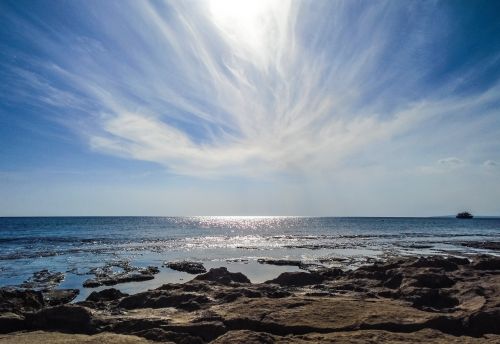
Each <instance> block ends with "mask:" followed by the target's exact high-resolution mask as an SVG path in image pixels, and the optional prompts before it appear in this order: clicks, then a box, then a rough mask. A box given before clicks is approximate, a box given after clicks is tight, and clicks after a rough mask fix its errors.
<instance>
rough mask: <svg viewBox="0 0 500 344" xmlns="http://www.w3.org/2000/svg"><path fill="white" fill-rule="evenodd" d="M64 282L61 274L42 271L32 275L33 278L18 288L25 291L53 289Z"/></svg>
mask: <svg viewBox="0 0 500 344" xmlns="http://www.w3.org/2000/svg"><path fill="white" fill-rule="evenodd" d="M63 280H64V274H63V273H62V272H51V271H49V270H47V269H43V270H40V271H37V272H35V273H33V276H32V277H30V278H29V279H27V280H26V281H24V282H23V283H22V284H21V285H20V287H21V288H26V289H50V288H55V287H57V286H58V285H59V283H61V282H62V281H63Z"/></svg>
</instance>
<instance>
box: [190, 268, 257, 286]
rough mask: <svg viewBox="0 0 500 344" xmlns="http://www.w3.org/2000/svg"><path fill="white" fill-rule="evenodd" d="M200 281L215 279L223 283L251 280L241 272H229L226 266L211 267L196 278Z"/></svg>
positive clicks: (247, 281) (214, 280) (248, 281)
mask: <svg viewBox="0 0 500 344" xmlns="http://www.w3.org/2000/svg"><path fill="white" fill-rule="evenodd" d="M194 279H195V280H198V281H213V282H218V283H221V284H231V283H250V280H249V279H248V278H247V277H246V276H245V275H243V274H242V273H241V272H229V271H227V269H226V268H225V267H220V268H215V269H210V270H209V271H208V272H207V273H205V274H203V275H198V276H196V277H195V278H194Z"/></svg>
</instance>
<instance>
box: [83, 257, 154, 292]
mask: <svg viewBox="0 0 500 344" xmlns="http://www.w3.org/2000/svg"><path fill="white" fill-rule="evenodd" d="M90 272H91V273H92V274H93V275H95V277H94V278H89V279H88V280H86V281H85V282H83V287H84V288H96V287H100V286H103V285H106V286H111V285H116V284H120V283H128V282H141V281H148V280H152V279H154V278H155V276H154V275H156V274H157V273H159V272H160V269H158V268H157V267H156V266H148V267H146V268H138V267H134V266H131V265H130V263H129V262H127V261H122V262H114V263H108V264H106V265H105V266H104V267H102V268H95V269H92V270H91V271H90Z"/></svg>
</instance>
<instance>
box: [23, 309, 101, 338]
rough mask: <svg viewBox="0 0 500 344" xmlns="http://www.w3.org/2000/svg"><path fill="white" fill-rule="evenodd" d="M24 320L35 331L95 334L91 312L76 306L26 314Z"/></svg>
mask: <svg viewBox="0 0 500 344" xmlns="http://www.w3.org/2000/svg"><path fill="white" fill-rule="evenodd" d="M26 320H28V321H29V322H30V324H31V327H32V328H35V329H42V330H57V331H61V332H68V333H95V332H96V331H95V327H94V324H93V321H92V320H93V317H92V313H91V311H90V310H89V309H88V308H85V307H82V306H77V305H62V306H55V307H48V308H44V309H42V310H41V311H38V312H36V313H34V314H28V315H27V318H26Z"/></svg>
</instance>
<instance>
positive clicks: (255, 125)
mask: <svg viewBox="0 0 500 344" xmlns="http://www.w3.org/2000/svg"><path fill="white" fill-rule="evenodd" d="M389 4H390V3H389ZM108 5H109V6H113V5H112V4H108ZM308 6H309V5H308V4H307V3H303V2H294V1H286V0H285V1H263V0H262V1H261V0H259V1H257V0H256V1H252V2H240V1H235V0H231V1H223V0H213V1H209V2H196V3H191V2H190V3H189V4H187V3H185V2H167V3H156V2H155V3H151V2H127V3H126V5H124V6H123V9H122V8H114V10H115V11H116V13H115V16H114V17H113V18H108V16H105V15H102V16H101V15H100V14H99V13H98V14H96V18H95V25H96V26H97V27H96V31H98V32H99V33H100V34H101V35H102V37H97V38H86V37H83V38H82V37H80V36H77V37H75V35H74V34H72V33H71V32H61V33H59V34H58V36H57V39H50V36H48V35H43V34H41V33H38V34H37V33H36V32H33V31H30V34H31V35H32V36H33V37H35V38H37V41H40V42H42V43H41V44H43V46H44V47H46V49H47V50H48V54H50V55H51V61H53V62H51V63H50V64H47V63H45V64H43V65H44V67H43V68H45V71H46V72H47V73H49V74H50V75H52V76H55V77H56V78H55V79H57V80H58V81H59V85H60V84H61V83H63V86H68V85H69V86H71V87H67V88H68V89H72V90H73V91H74V92H70V91H69V90H65V87H63V86H61V87H59V88H57V87H55V86H54V85H52V84H47V83H44V82H43V80H41V79H40V78H39V77H37V78H34V77H33V76H32V75H24V77H25V78H28V77H29V79H30V80H33V81H36V82H33V87H36V88H37V89H38V90H39V91H40V92H44V93H45V94H46V96H45V98H44V99H45V101H46V102H47V103H49V104H54V103H58V105H60V106H64V107H66V108H69V109H78V110H79V114H81V113H82V112H84V113H86V114H87V116H86V117H85V118H81V117H80V118H78V121H75V118H74V117H73V116H72V117H69V118H67V120H66V122H67V123H68V125H70V126H72V127H73V128H75V130H77V131H79V132H81V133H82V135H83V136H84V137H85V138H86V139H87V140H88V142H89V144H90V146H91V147H92V149H94V150H96V151H100V152H104V153H107V154H112V155H117V156H120V157H124V158H130V159H136V160H144V161H151V162H155V163H158V164H161V165H162V166H165V167H166V168H168V169H169V170H170V171H172V172H173V173H177V174H183V175H195V176H205V177H207V176H209V177H210V176H221V175H222V176H224V175H243V176H256V175H258V176H262V175H269V174H273V173H295V172H299V173H302V172H308V173H310V172H311V171H314V172H316V171H330V170H331V169H333V168H336V167H337V166H339V164H340V163H341V162H342V161H344V160H345V159H346V158H350V157H352V156H355V155H356V154H358V153H363V152H370V151H376V149H377V147H378V145H379V144H380V143H383V142H386V143H387V142H391V141H392V140H394V141H397V140H401V137H403V136H404V135H405V133H407V132H408V131H410V130H415V128H418V127H419V126H421V125H425V123H426V122H428V121H430V120H435V119H436V118H441V117H447V118H453V116H455V117H456V116H460V115H464V114H467V113H474V112H476V111H478V109H481V108H482V107H484V106H485V104H486V105H487V104H489V103H491V102H492V101H494V100H498V98H499V96H498V95H499V94H500V93H499V92H498V90H499V88H498V87H497V86H493V87H492V88H491V89H490V90H486V91H484V92H483V93H481V94H476V95H471V96H469V97H464V96H463V95H461V96H453V94H452V93H450V92H446V90H451V89H453V88H454V87H455V86H456V85H455V83H453V82H450V83H446V84H445V85H444V86H443V87H442V88H440V89H438V90H432V89H430V90H427V89H424V90H422V89H420V88H419V84H418V83H419V82H420V81H419V80H420V79H421V78H422V77H423V75H425V74H426V72H429V67H428V66H421V65H415V63H414V60H413V58H411V59H410V58H409V56H413V52H414V51H421V50H424V49H421V48H422V45H421V44H423V43H422V42H425V41H426V40H431V38H432V37H431V36H425V37H422V35H423V34H424V33H423V32H425V30H423V29H426V30H427V29H428V28H426V27H425V28H424V27H422V26H421V25H424V24H414V26H413V27H409V28H408V32H407V33H406V35H407V36H408V37H406V36H405V39H406V41H407V42H408V46H405V47H404V49H396V50H390V49H389V48H388V47H389V46H390V44H391V43H393V41H395V40H396V38H395V37H394V35H395V34H397V33H395V32H394V30H393V28H394V27H393V26H392V25H393V23H392V21H393V20H396V19H397V20H399V18H400V15H401V14H402V13H399V12H398V11H403V12H404V10H405V9H404V8H403V6H399V5H398V6H396V5H393V7H394V8H393V7H391V6H389V7H390V10H391V11H389V12H388V8H389V7H388V6H382V5H380V6H375V5H372V6H366V7H363V9H362V11H360V13H359V18H358V19H359V20H358V21H356V22H355V23H354V24H353V18H352V13H350V11H349V10H348V9H345V8H343V7H342V6H343V5H342V6H341V5H340V4H339V5H336V7H337V8H335V11H332V10H331V9H330V8H329V6H330V3H329V2H324V3H321V4H319V5H317V6H318V8H317V10H316V11H314V10H313V7H314V6H311V7H312V8H309V7H308ZM346 6H347V5H346ZM102 13H106V11H102ZM381 16H384V18H385V20H384V21H383V22H381V21H380V20H379V19H380V17H381ZM391 18H392V19H391ZM124 23H126V25H125V27H127V32H128V34H124V33H123V32H122V30H124V29H123V28H124V26H123V24H124ZM353 25H354V26H353ZM443 25H444V24H443ZM349 28H351V29H353V31H352V32H350V31H349V30H348V29H349ZM354 29H355V30H354ZM441 29H442V31H444V32H445V31H446V27H444V28H441ZM346 30H347V32H346ZM77 38H78V39H77ZM100 38H102V40H103V41H102V42H101V41H99V39H100ZM399 39H400V38H399ZM388 50H390V52H391V54H390V55H391V56H390V57H389V56H388V54H387V51H388ZM388 58H392V59H394V61H397V62H398V63H394V66H391V68H389V67H387V68H386V67H384V66H386V65H388V64H390V63H387V62H386V60H387V59H388ZM19 75H20V76H21V77H23V74H22V73H19ZM49 86H50V87H49ZM75 90H76V91H75ZM402 90H407V93H405V92H403V91H402ZM437 91H439V92H437ZM416 93H418V94H419V96H418V97H412V96H411V95H412V94H416ZM443 94H444V96H443ZM82 99H83V100H85V104H82V101H83V100H82ZM96 109H98V110H96ZM471 121H473V120H471ZM82 122H83V125H82ZM82 127H83V128H85V129H84V130H82ZM395 144H396V143H395ZM367 154H368V153H367ZM386 158H387V157H386ZM389 158H390V157H389ZM462 165H464V162H463V161H462V160H460V159H458V158H453V157H450V158H444V159H441V160H439V162H438V163H437V164H436V166H430V167H428V169H429V170H433V169H434V170H435V171H438V170H451V169H454V168H457V167H460V166H462Z"/></svg>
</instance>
